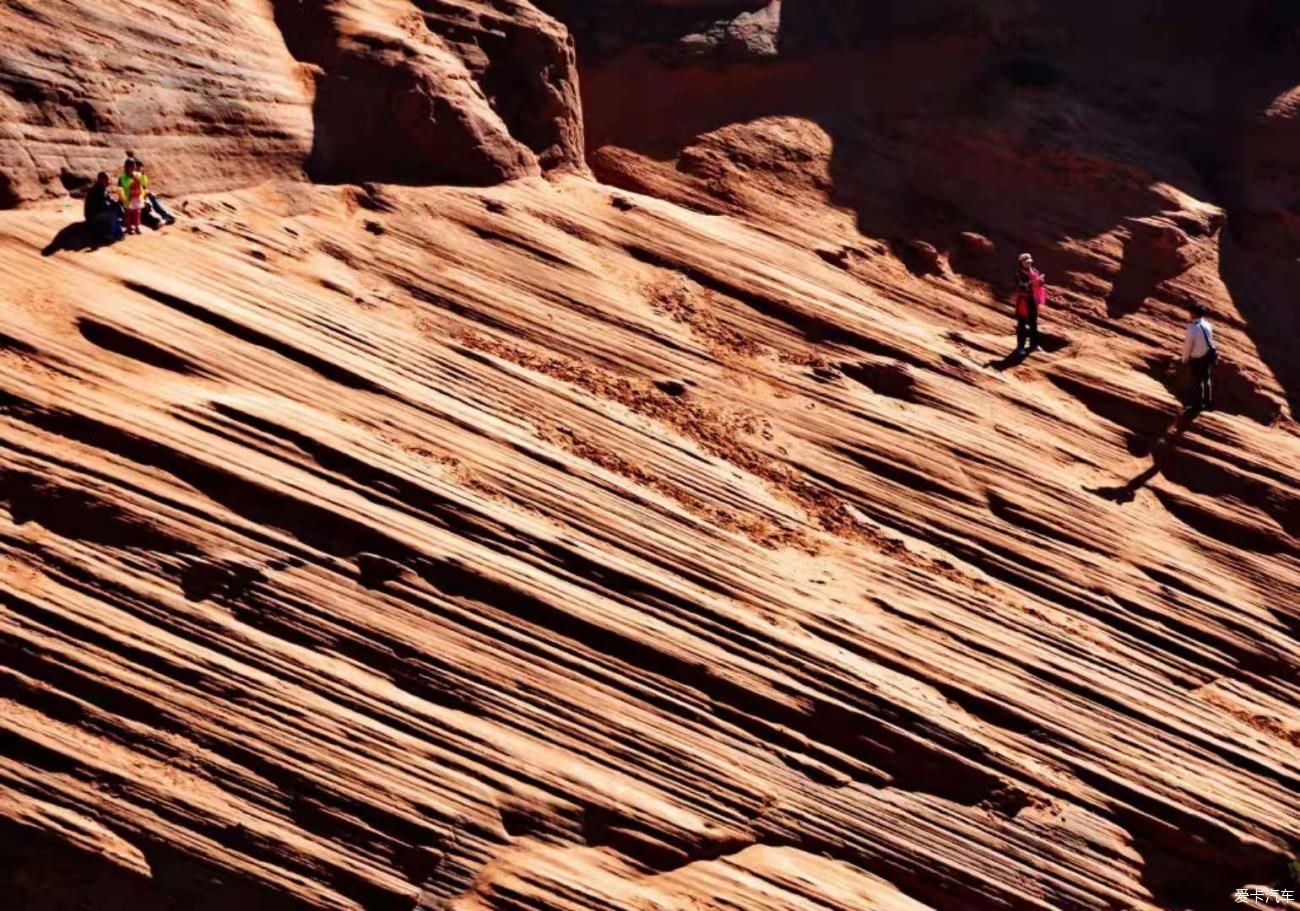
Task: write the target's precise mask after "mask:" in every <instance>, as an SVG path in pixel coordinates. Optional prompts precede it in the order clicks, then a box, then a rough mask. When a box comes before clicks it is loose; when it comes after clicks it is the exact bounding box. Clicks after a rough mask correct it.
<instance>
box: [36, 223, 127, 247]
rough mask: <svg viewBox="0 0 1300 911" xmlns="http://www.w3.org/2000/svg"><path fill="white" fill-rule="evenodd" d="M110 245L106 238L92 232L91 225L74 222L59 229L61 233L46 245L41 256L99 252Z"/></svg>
mask: <svg viewBox="0 0 1300 911" xmlns="http://www.w3.org/2000/svg"><path fill="white" fill-rule="evenodd" d="M110 243H112V241H111V240H109V239H108V238H106V237H97V236H96V235H95V233H94V232H93V231H91V230H90V225H88V224H86V223H85V222H84V221H74V222H73V223H72V224H70V225H64V226H63V227H62V228H60V229H59V233H58V234H55V235H54V238H53V239H52V240H51V241H50V242H49V243H48V244H46V245H45V248H44V249H42V250H41V256H53V255H54V254H55V253H59V252H61V251H68V252H74V253H75V252H78V251H84V250H98V249H99V248H100V247H106V246H108V245H109V244H110Z"/></svg>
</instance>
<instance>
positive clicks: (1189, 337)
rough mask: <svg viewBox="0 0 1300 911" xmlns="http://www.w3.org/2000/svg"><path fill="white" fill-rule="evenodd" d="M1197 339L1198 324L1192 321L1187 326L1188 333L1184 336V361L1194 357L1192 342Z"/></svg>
mask: <svg viewBox="0 0 1300 911" xmlns="http://www.w3.org/2000/svg"><path fill="white" fill-rule="evenodd" d="M1195 341H1196V324H1195V323H1192V324H1191V325H1190V326H1188V327H1187V334H1186V335H1184V336H1183V361H1190V360H1191V359H1192V343H1193V342H1195Z"/></svg>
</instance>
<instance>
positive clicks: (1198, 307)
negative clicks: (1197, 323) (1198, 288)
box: [1192, 304, 1208, 316]
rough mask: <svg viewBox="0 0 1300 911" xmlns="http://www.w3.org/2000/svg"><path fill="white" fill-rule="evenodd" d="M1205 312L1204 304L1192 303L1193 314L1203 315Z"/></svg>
mask: <svg viewBox="0 0 1300 911" xmlns="http://www.w3.org/2000/svg"><path fill="white" fill-rule="evenodd" d="M1207 312H1208V311H1207V310H1206V309H1205V304H1192V315H1193V316H1204V315H1205V314H1206V313H1207Z"/></svg>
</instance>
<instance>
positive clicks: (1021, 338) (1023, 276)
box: [1013, 253, 1047, 355]
mask: <svg viewBox="0 0 1300 911" xmlns="http://www.w3.org/2000/svg"><path fill="white" fill-rule="evenodd" d="M1045 282H1046V277H1045V276H1044V275H1043V273H1041V272H1039V271H1038V270H1037V269H1035V268H1034V258H1033V257H1032V256H1030V255H1029V254H1028V253H1021V254H1020V268H1019V269H1018V270H1017V271H1016V294H1015V297H1014V298H1013V300H1014V302H1015V305H1016V354H1017V355H1025V354H1028V353H1029V352H1031V351H1034V350H1035V349H1037V348H1038V309H1039V308H1040V307H1042V306H1043V304H1044V303H1045V302H1046V300H1047V285H1046V284H1045Z"/></svg>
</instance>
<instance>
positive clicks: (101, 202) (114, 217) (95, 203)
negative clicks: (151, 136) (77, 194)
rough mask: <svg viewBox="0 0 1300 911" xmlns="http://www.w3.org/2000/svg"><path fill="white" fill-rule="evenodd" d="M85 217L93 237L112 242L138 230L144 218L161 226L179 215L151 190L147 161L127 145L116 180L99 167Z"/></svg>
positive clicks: (103, 241) (89, 193)
mask: <svg viewBox="0 0 1300 911" xmlns="http://www.w3.org/2000/svg"><path fill="white" fill-rule="evenodd" d="M85 220H86V229H87V231H89V232H90V235H91V239H92V240H95V241H98V242H100V243H113V242H114V241H118V240H121V239H122V238H123V237H125V236H126V235H127V234H139V233H140V225H141V222H146V223H148V224H149V225H150V226H151V227H158V226H159V225H162V224H169V225H170V224H175V222H176V217H175V216H174V215H172V213H171V212H169V211H167V208H166V207H165V206H164V205H163V204H162V201H161V200H159V199H158V197H157V196H155V195H154V194H153V193H152V192H150V190H149V177H148V175H146V174H145V171H144V162H143V161H141V160H140V159H139V158H136V157H135V153H134V152H132V151H131V150H129V149H128V150H127V153H126V160H125V161H124V162H123V163H122V173H121V175H120V176H119V177H118V178H117V183H116V184H113V183H110V182H109V177H108V172H107V171H100V172H99V175H98V176H97V177H96V178H95V183H94V185H93V186H92V187H91V188H90V189H89V190H88V191H87V192H86V202H85Z"/></svg>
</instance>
